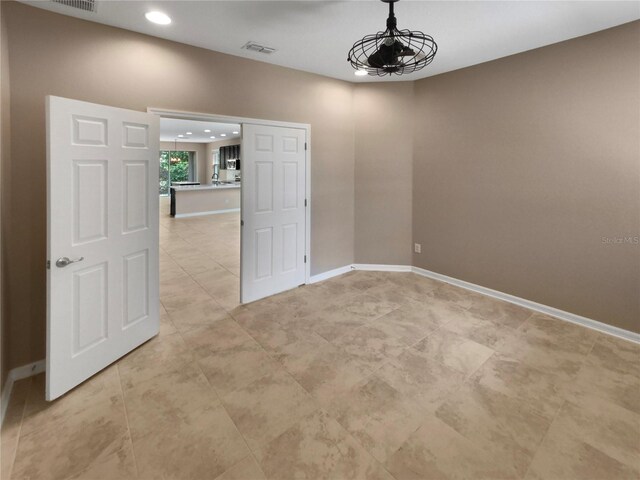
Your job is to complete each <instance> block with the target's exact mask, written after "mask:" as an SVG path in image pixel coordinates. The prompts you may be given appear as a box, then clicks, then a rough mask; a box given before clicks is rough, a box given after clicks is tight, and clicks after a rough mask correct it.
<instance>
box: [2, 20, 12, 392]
mask: <svg viewBox="0 0 640 480" xmlns="http://www.w3.org/2000/svg"><path fill="white" fill-rule="evenodd" d="M0 10H1V9H0ZM5 23H6V22H5V16H4V15H2V12H1V11H0V218H1V225H0V392H2V388H3V387H4V382H5V380H6V379H7V373H8V372H9V358H8V355H7V354H8V352H9V350H8V348H7V347H8V346H9V322H8V319H9V316H8V315H9V302H8V295H7V293H8V288H9V283H8V282H7V278H6V275H5V268H4V267H5V266H6V258H7V255H8V246H9V242H8V238H7V233H8V232H9V213H10V208H9V205H10V203H9V202H10V200H11V198H10V192H11V182H10V181H9V179H10V178H11V170H10V161H9V160H10V158H11V157H10V140H11V138H10V137H11V129H10V124H9V109H10V89H9V49H8V46H9V44H8V42H7V40H8V39H7V28H6V24H5Z"/></svg>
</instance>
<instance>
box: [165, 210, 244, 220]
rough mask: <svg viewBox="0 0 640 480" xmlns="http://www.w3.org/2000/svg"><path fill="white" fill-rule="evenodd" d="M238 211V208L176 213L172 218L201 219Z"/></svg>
mask: <svg viewBox="0 0 640 480" xmlns="http://www.w3.org/2000/svg"><path fill="white" fill-rule="evenodd" d="M239 211H240V209H239V208H227V209H226V210H209V211H208V212H196V213H176V214H175V216H174V217H173V218H187V217H202V216H203V215H218V214H219V213H232V212H239Z"/></svg>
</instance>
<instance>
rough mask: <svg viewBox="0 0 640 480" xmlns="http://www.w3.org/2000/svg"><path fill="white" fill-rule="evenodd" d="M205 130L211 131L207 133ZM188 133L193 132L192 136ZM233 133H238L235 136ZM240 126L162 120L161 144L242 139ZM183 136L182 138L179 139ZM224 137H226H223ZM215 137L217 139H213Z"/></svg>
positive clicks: (175, 119) (170, 119)
mask: <svg viewBox="0 0 640 480" xmlns="http://www.w3.org/2000/svg"><path fill="white" fill-rule="evenodd" d="M205 130H211V131H210V132H205ZM187 132H191V134H190V135H188V134H187ZM233 132H238V133H237V134H234V133H233ZM240 132H241V130H240V125H239V124H237V123H212V122H203V121H199V120H182V119H177V118H161V119H160V141H161V142H174V141H178V143H180V142H192V143H211V142H219V141H220V140H233V139H236V138H240V137H241V135H240ZM179 135H182V138H181V137H179ZM223 135H224V136H223ZM212 136H215V137H216V138H211V137H212Z"/></svg>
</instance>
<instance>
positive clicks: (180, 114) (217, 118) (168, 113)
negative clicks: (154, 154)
mask: <svg viewBox="0 0 640 480" xmlns="http://www.w3.org/2000/svg"><path fill="white" fill-rule="evenodd" d="M147 113H153V114H155V115H158V116H159V117H161V118H163V117H164V118H178V119H183V120H202V121H205V122H218V123H239V124H240V126H241V127H242V125H243V124H245V123H251V124H254V125H264V126H268V127H286V128H299V129H301V130H304V131H305V137H306V148H305V152H304V153H305V190H306V196H305V197H306V200H307V205H306V207H305V255H306V257H307V262H306V263H305V265H304V281H305V284H310V283H311V124H309V123H295V122H281V121H277V120H265V119H261V118H248V117H233V116H228V115H216V114H213V113H201V112H188V111H183V110H170V109H165V108H156V107H149V108H147ZM243 177H244V175H243ZM241 186H242V185H241ZM242 187H243V186H242ZM240 214H241V215H242V210H241V211H240ZM242 265H243V262H242V249H240V266H241V268H242ZM240 288H242V271H241V272H240Z"/></svg>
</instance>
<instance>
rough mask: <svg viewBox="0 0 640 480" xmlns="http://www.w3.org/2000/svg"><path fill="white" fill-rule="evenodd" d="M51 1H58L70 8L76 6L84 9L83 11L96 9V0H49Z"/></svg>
mask: <svg viewBox="0 0 640 480" xmlns="http://www.w3.org/2000/svg"><path fill="white" fill-rule="evenodd" d="M51 1H52V2H53V3H59V4H60V5H65V6H67V7H71V8H77V9H78V10H84V11H85V12H95V11H96V0H51Z"/></svg>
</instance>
